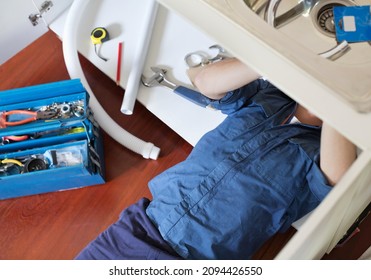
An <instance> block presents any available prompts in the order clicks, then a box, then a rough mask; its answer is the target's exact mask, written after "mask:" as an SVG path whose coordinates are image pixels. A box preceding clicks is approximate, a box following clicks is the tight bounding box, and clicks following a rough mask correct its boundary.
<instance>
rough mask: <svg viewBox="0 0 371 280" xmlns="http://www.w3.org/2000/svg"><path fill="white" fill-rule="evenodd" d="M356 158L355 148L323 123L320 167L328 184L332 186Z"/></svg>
mask: <svg viewBox="0 0 371 280" xmlns="http://www.w3.org/2000/svg"><path fill="white" fill-rule="evenodd" d="M356 157H357V148H356V146H355V145H354V144H353V143H352V142H350V141H349V140H348V139H347V138H345V137H344V136H343V135H341V134H340V133H339V132H337V131H336V130H335V129H333V128H332V127H330V126H329V125H328V124H327V123H325V122H324V123H323V126H322V134H321V158H320V166H321V170H322V172H323V173H324V174H325V176H326V178H327V180H328V181H329V184H330V185H332V186H334V185H335V184H336V183H337V182H339V180H340V179H341V177H342V176H343V175H344V173H345V172H346V171H347V170H348V168H349V167H350V166H351V165H352V163H353V162H354V161H355V159H356Z"/></svg>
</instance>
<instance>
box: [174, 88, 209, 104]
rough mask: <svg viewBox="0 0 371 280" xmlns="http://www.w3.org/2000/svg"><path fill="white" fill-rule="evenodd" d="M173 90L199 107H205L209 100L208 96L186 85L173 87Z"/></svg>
mask: <svg viewBox="0 0 371 280" xmlns="http://www.w3.org/2000/svg"><path fill="white" fill-rule="evenodd" d="M174 92H175V93H176V94H178V95H180V96H181V97H183V98H185V99H187V100H189V101H191V102H193V103H194V104H196V105H198V106H201V107H207V106H208V105H209V104H210V102H211V99H210V98H208V97H206V96H205V95H202V94H201V93H199V92H198V91H195V90H193V89H190V88H187V87H183V86H178V87H176V88H175V89H174Z"/></svg>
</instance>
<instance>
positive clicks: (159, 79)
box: [141, 67, 177, 90]
mask: <svg viewBox="0 0 371 280" xmlns="http://www.w3.org/2000/svg"><path fill="white" fill-rule="evenodd" d="M151 70H152V71H153V72H154V74H153V75H152V76H151V77H149V78H146V77H144V76H143V75H142V79H141V80H142V84H143V85H144V86H146V87H154V86H160V85H161V86H165V87H167V88H170V89H171V90H175V88H176V87H177V86H176V85H175V84H173V83H171V82H170V81H168V80H167V79H166V76H165V74H166V72H167V70H166V69H161V68H159V67H151Z"/></svg>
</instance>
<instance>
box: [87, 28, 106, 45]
mask: <svg viewBox="0 0 371 280" xmlns="http://www.w3.org/2000/svg"><path fill="white" fill-rule="evenodd" d="M90 38H91V41H92V43H93V44H94V45H98V44H102V43H103V42H105V41H108V40H109V34H108V31H107V29H105V28H104V27H97V28H94V29H93V31H92V32H91V34H90Z"/></svg>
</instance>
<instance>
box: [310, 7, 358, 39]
mask: <svg viewBox="0 0 371 280" xmlns="http://www.w3.org/2000/svg"><path fill="white" fill-rule="evenodd" d="M355 5H356V4H355V3H354V2H353V1H350V0H334V1H319V2H317V3H316V5H315V6H314V7H313V9H312V11H311V17H312V21H313V24H314V26H315V27H316V28H317V30H318V31H319V32H321V33H322V34H324V35H326V36H329V37H333V38H335V23H334V12H333V8H334V7H337V6H355Z"/></svg>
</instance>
